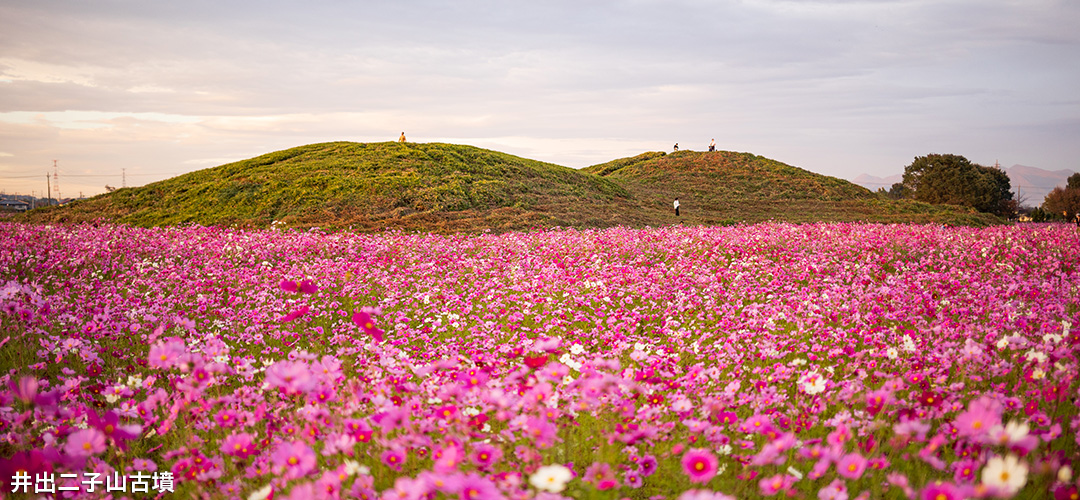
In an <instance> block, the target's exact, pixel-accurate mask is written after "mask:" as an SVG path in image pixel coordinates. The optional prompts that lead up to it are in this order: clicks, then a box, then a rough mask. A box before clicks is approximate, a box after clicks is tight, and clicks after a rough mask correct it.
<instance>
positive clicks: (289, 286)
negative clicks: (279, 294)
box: [278, 280, 299, 292]
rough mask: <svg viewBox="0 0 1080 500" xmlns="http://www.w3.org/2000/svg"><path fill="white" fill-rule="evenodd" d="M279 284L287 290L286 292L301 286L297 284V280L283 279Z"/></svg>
mask: <svg viewBox="0 0 1080 500" xmlns="http://www.w3.org/2000/svg"><path fill="white" fill-rule="evenodd" d="M278 286H279V287H281V289H282V290H285V291H286V292H295V291H296V290H297V289H298V288H299V287H298V286H297V285H296V282H295V281H290V280H281V283H279V284H278Z"/></svg>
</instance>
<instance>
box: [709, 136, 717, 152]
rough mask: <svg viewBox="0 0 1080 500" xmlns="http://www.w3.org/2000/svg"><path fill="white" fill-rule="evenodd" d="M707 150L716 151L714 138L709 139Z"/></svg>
mask: <svg viewBox="0 0 1080 500" xmlns="http://www.w3.org/2000/svg"><path fill="white" fill-rule="evenodd" d="M709 151H716V139H712V140H710V141H709Z"/></svg>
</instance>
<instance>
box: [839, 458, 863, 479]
mask: <svg viewBox="0 0 1080 500" xmlns="http://www.w3.org/2000/svg"><path fill="white" fill-rule="evenodd" d="M865 470H866V458H865V457H863V456H862V455H860V454H858V453H848V454H847V455H844V456H842V457H840V459H839V460H837V461H836V472H837V473H838V474H840V475H841V476H843V477H846V478H848V479H859V478H860V477H862V474H863V471H865Z"/></svg>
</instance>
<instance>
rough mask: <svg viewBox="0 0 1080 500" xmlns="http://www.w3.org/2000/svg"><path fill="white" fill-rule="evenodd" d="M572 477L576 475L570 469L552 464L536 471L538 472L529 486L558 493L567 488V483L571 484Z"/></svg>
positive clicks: (531, 478)
mask: <svg viewBox="0 0 1080 500" xmlns="http://www.w3.org/2000/svg"><path fill="white" fill-rule="evenodd" d="M572 477H574V475H573V474H572V473H571V472H570V469H567V468H566V467H565V466H562V465H559V464H551V465H545V466H543V467H541V468H539V469H536V472H535V473H533V475H532V476H531V477H529V484H531V485H533V486H535V487H536V489H538V490H544V491H550V492H552V493H558V492H560V491H562V490H563V489H565V488H566V483H568V482H570V478H572Z"/></svg>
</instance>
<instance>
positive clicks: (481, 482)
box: [459, 473, 505, 500]
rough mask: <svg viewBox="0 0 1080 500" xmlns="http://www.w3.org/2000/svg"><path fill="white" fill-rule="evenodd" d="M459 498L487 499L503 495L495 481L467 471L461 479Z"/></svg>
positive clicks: (499, 497) (467, 499)
mask: <svg viewBox="0 0 1080 500" xmlns="http://www.w3.org/2000/svg"><path fill="white" fill-rule="evenodd" d="M459 496H460V498H461V500H488V499H492V500H495V499H501V498H505V497H503V495H502V493H500V492H499V489H498V488H496V487H495V483H493V482H491V481H490V480H488V479H486V478H484V477H482V476H480V475H478V474H476V473H469V474H468V475H466V476H465V477H464V478H462V479H461V493H460V494H459Z"/></svg>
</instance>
